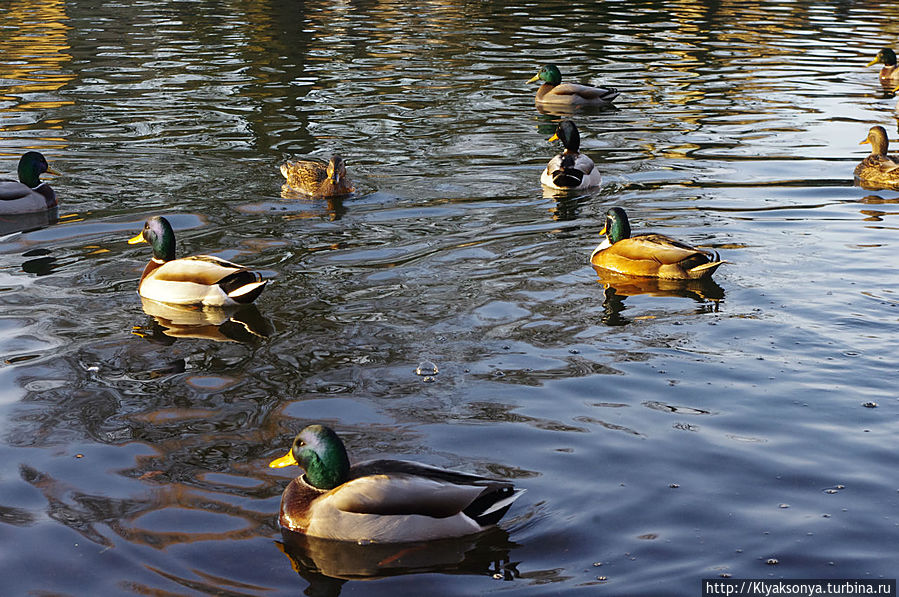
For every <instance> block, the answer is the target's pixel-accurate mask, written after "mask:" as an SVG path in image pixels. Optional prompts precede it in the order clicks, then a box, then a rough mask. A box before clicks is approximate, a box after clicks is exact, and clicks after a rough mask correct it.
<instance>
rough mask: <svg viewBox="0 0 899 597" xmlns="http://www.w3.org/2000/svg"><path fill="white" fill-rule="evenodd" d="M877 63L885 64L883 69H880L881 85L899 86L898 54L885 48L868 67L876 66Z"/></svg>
mask: <svg viewBox="0 0 899 597" xmlns="http://www.w3.org/2000/svg"><path fill="white" fill-rule="evenodd" d="M877 63H882V64H883V68H881V69H880V77H879V78H880V84H881V85H883V86H884V87H895V86H896V85H899V68H897V66H896V52H894V51H893V49H892V48H883V49H882V50H880V51H879V52H877V56H875V57H874V60H872V61H871V62H869V63H868V66H874V65H875V64H877Z"/></svg>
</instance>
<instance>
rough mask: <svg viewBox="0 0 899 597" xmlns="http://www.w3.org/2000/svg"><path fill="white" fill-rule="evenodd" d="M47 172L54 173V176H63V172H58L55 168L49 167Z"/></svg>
mask: <svg viewBox="0 0 899 597" xmlns="http://www.w3.org/2000/svg"><path fill="white" fill-rule="evenodd" d="M46 173H47V174H52V175H53V176H62V174H60V173H59V172H57V171H56V170H54V169H53V168H47V171H46Z"/></svg>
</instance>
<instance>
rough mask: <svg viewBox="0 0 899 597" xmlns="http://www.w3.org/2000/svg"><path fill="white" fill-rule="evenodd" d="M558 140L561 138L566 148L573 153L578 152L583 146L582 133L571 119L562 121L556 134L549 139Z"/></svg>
mask: <svg viewBox="0 0 899 597" xmlns="http://www.w3.org/2000/svg"><path fill="white" fill-rule="evenodd" d="M556 140H561V141H562V145H564V146H565V150H566V151H569V152H571V153H577V152H578V150H579V149H580V147H581V134H580V133H579V132H578V130H577V125H575V124H574V123H573V122H571V121H570V120H563V121H562V122H560V123H559V126H558V127H556V132H555V134H554V135H553V136H552V137H550V138H549V139H548V141H556Z"/></svg>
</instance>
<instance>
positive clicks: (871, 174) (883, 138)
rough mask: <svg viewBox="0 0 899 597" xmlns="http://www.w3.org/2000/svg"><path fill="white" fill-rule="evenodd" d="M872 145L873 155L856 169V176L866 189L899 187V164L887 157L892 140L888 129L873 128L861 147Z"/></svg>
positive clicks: (861, 143)
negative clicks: (867, 144) (866, 144)
mask: <svg viewBox="0 0 899 597" xmlns="http://www.w3.org/2000/svg"><path fill="white" fill-rule="evenodd" d="M865 143H870V144H871V154H870V155H868V157H866V158H865V159H864V160H862V161H861V163H860V164H859V165H858V166H856V167H855V176H856V178H858V180H859V182H860V183H861V184H862V185H863V186H866V187H875V188H884V187H886V188H896V187H899V162H897V161H896V160H895V159H893V158H891V157H890V156H888V155H887V151H888V149H889V146H890V140H889V138H888V137H887V132H886V129H884V128H883V127H882V126H872V127H871V130H869V131H868V136H867V137H865V139H863V140H862V141H861V142H860V143H859V145H864V144H865Z"/></svg>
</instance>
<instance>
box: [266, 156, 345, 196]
mask: <svg viewBox="0 0 899 597" xmlns="http://www.w3.org/2000/svg"><path fill="white" fill-rule="evenodd" d="M281 174H283V175H284V178H286V179H287V185H288V186H290V188H292V189H294V190H295V191H299V192H300V193H304V194H306V195H311V196H315V197H337V196H340V195H349V194H350V193H352V192H353V183H352V182H351V181H350V179H349V178H347V174H346V164H345V163H344V161H343V158H342V157H340V156H339V155H333V156H331V159H330V160H328V163H327V164H323V163H322V162H318V161H316V160H296V161H293V162H290V161H288V162H285V163H283V164H281Z"/></svg>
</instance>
